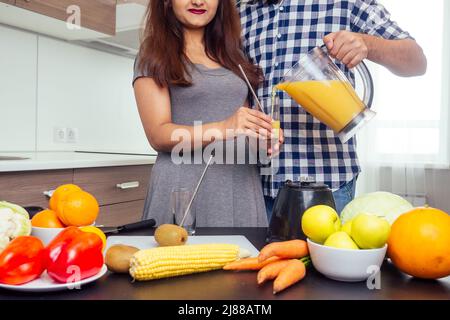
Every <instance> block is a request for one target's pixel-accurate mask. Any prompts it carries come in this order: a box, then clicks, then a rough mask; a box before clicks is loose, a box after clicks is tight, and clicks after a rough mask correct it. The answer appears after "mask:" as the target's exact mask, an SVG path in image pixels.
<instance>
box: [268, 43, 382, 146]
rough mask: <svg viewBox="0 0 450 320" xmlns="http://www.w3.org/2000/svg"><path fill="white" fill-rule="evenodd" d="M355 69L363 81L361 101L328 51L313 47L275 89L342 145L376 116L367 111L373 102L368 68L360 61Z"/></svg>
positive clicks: (323, 48) (323, 47)
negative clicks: (327, 128)
mask: <svg viewBox="0 0 450 320" xmlns="http://www.w3.org/2000/svg"><path fill="white" fill-rule="evenodd" d="M356 70H357V71H358V73H359V74H360V76H361V78H362V80H363V85H364V98H363V99H362V100H361V99H360V98H359V97H358V95H357V94H356V91H355V90H354V89H353V87H352V85H351V83H350V81H349V80H348V78H347V77H346V76H345V74H344V73H343V72H342V71H341V70H340V69H339V68H338V67H337V66H336V64H335V63H334V62H333V61H332V60H331V58H330V56H329V55H328V52H327V48H326V47H325V46H322V47H320V48H319V47H316V48H314V49H313V50H311V51H310V52H309V53H308V54H307V55H306V56H304V57H302V58H301V59H300V61H299V62H298V63H297V64H296V65H295V66H294V67H292V68H291V69H290V70H289V71H288V72H287V73H286V75H285V76H284V79H283V80H282V82H281V83H280V84H278V85H277V86H276V87H275V88H276V89H278V90H283V91H285V92H287V93H288V94H289V96H291V98H293V99H294V100H295V101H296V102H297V103H298V104H299V105H301V106H302V107H303V108H304V109H305V110H306V111H308V112H309V113H310V114H311V115H312V116H314V117H315V118H316V119H317V120H319V121H321V122H322V123H324V124H325V125H327V126H328V127H329V128H331V129H332V130H333V131H334V132H335V133H336V135H337V136H338V137H339V139H340V140H341V141H342V142H343V143H345V142H347V141H348V140H349V139H350V138H352V137H353V136H354V135H355V134H356V132H357V131H358V130H359V129H360V128H362V127H363V126H364V125H365V124H366V123H367V122H368V121H370V120H371V119H372V118H373V117H374V116H375V115H376V113H375V112H373V111H372V110H370V109H369V108H370V107H371V105H372V100H373V80H372V77H371V75H370V72H369V69H368V68H367V66H366V65H365V64H364V62H361V63H360V64H359V65H358V66H357V67H356Z"/></svg>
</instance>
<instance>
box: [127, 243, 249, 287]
mask: <svg viewBox="0 0 450 320" xmlns="http://www.w3.org/2000/svg"><path fill="white" fill-rule="evenodd" d="M241 255H242V252H241V250H240V248H239V246H237V245H232V244H199V245H185V246H174V247H158V248H152V249H145V250H140V251H138V252H136V253H135V254H134V255H133V257H132V258H131V261H130V274H131V276H132V277H133V278H134V279H135V280H139V281H142V280H154V279H161V278H167V277H175V276H181V275H187V274H191V273H199V272H206V271H211V270H217V269H222V268H223V266H224V265H226V264H227V263H229V262H232V261H235V260H237V259H239V258H240V257H241Z"/></svg>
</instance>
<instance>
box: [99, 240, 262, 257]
mask: <svg viewBox="0 0 450 320" xmlns="http://www.w3.org/2000/svg"><path fill="white" fill-rule="evenodd" d="M208 243H227V244H235V245H238V246H239V247H241V248H243V249H246V250H248V251H250V253H251V256H252V257H256V256H257V255H258V254H259V251H258V250H257V249H256V248H255V246H254V245H253V244H252V243H251V242H250V241H249V240H248V239H247V238H246V237H244V236H192V237H189V239H188V242H187V244H208ZM115 244H123V245H127V246H133V247H136V248H138V249H150V248H155V247H157V246H158V244H157V243H156V241H155V238H154V237H153V236H110V237H108V240H107V242H106V248H109V247H111V246H113V245H115Z"/></svg>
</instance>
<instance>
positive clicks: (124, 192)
mask: <svg viewBox="0 0 450 320" xmlns="http://www.w3.org/2000/svg"><path fill="white" fill-rule="evenodd" d="M151 169H152V166H151V165H141V166H125V167H105V168H85V169H75V170H74V175H73V183H75V184H76V185H78V186H80V187H81V188H82V189H84V190H86V191H87V192H89V193H92V194H93V195H94V196H95V197H96V198H97V200H98V202H99V204H100V205H101V206H105V205H111V204H116V203H122V202H129V201H136V200H144V199H145V198H146V196H147V191H148V184H149V180H150V173H151Z"/></svg>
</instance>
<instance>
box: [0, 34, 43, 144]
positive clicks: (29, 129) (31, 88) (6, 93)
mask: <svg viewBox="0 0 450 320" xmlns="http://www.w3.org/2000/svg"><path fill="white" fill-rule="evenodd" d="M36 43H37V36H35V35H33V34H30V33H25V32H19V31H15V30H12V29H9V28H4V27H2V26H0V151H22V150H23V151H27V150H34V148H35V135H36V63H37V62H36V61H37V44H36Z"/></svg>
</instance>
